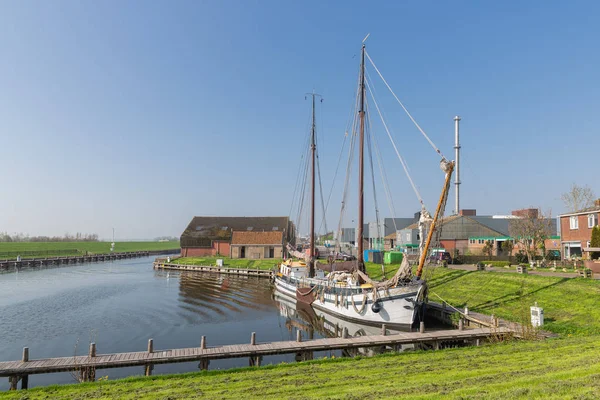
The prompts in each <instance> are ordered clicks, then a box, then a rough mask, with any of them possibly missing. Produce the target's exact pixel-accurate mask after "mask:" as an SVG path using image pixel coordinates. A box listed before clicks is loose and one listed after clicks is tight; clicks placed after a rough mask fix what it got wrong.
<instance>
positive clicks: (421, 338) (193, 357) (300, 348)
mask: <svg viewBox="0 0 600 400" xmlns="http://www.w3.org/2000/svg"><path fill="white" fill-rule="evenodd" d="M461 328H462V324H461V326H460V327H459V329H454V330H444V331H432V332H425V330H424V325H423V324H422V325H421V329H420V331H419V332H401V333H397V334H393V335H388V331H387V329H386V327H385V325H382V327H381V334H380V335H376V336H359V337H348V331H347V330H346V329H344V330H343V333H342V337H339V338H326V339H316V340H308V341H303V340H302V336H301V332H300V331H298V334H297V339H296V340H295V341H281V342H267V343H260V342H258V341H257V339H256V334H255V333H252V334H251V336H250V343H249V344H235V345H226V346H215V347H209V346H207V341H206V337H204V336H202V338H201V340H200V346H199V347H191V348H183V349H170V350H156V349H155V348H154V341H153V340H152V339H150V340H149V341H148V348H147V350H146V351H138V352H131V353H116V354H97V353H96V345H95V343H91V344H90V350H89V354H88V355H87V356H73V357H59V358H45V359H30V357H29V354H30V353H29V348H24V349H23V357H22V359H21V360H18V361H6V362H0V377H8V378H9V382H10V389H11V390H16V389H17V384H18V382H19V380H20V381H21V388H22V389H27V385H28V380H29V378H28V377H29V375H33V374H47V373H53V372H68V371H76V372H77V373H78V374H79V376H80V378H81V380H82V381H93V380H95V373H96V370H97V369H106V368H122V367H134V366H141V367H144V368H145V374H146V375H151V374H152V366H153V365H155V364H167V363H181V362H191V361H196V362H199V363H200V366H199V367H200V368H201V369H208V363H209V361H210V360H217V359H226V358H245V357H248V358H249V360H250V361H249V362H250V365H251V366H257V367H259V366H260V364H261V360H262V357H263V356H269V355H276V354H296V359H297V360H299V361H302V360H311V359H312V358H313V352H315V351H329V350H348V349H359V348H373V347H378V348H390V349H392V350H399V349H400V348H401V347H402V346H403V345H411V344H413V345H417V346H419V347H420V348H426V349H434V350H437V349H440V348H443V347H445V345H447V344H451V345H453V346H456V345H457V343H462V344H463V345H464V344H474V345H479V344H480V342H481V341H485V340H487V339H488V338H490V337H494V338H503V337H506V336H517V337H518V334H516V333H515V332H513V331H512V330H511V329H509V328H506V327H499V328H496V329H487V328H475V329H467V330H464V329H461Z"/></svg>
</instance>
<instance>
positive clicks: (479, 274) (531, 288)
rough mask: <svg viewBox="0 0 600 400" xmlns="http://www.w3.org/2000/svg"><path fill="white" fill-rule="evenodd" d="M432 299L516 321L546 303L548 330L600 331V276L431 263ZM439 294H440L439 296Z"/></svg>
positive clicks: (527, 317) (585, 332)
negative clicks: (471, 268)
mask: <svg viewBox="0 0 600 400" xmlns="http://www.w3.org/2000/svg"><path fill="white" fill-rule="evenodd" d="M426 278H427V280H428V282H429V288H430V290H429V298H430V299H431V300H432V301H440V299H439V298H438V297H437V296H439V297H441V298H443V299H444V300H446V301H448V302H449V303H450V304H452V305H454V306H460V307H464V306H465V305H467V306H468V307H469V309H471V310H474V311H479V312H482V313H485V314H495V315H498V316H499V317H501V318H505V319H507V320H510V321H515V322H524V321H528V320H529V307H530V306H532V305H533V304H534V302H536V301H537V303H538V305H539V306H540V307H543V308H544V318H545V324H544V329H546V330H549V331H552V332H556V333H561V334H572V335H586V334H600V307H599V304H600V281H597V280H593V279H584V278H560V277H550V276H536V275H521V274H516V273H514V274H512V273H502V272H486V271H461V270H452V269H447V268H430V269H428V270H427V271H426ZM436 295H437V296H436Z"/></svg>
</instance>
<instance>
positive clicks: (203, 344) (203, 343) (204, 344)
mask: <svg viewBox="0 0 600 400" xmlns="http://www.w3.org/2000/svg"><path fill="white" fill-rule="evenodd" d="M200 348H201V349H202V350H204V349H206V336H202V339H200Z"/></svg>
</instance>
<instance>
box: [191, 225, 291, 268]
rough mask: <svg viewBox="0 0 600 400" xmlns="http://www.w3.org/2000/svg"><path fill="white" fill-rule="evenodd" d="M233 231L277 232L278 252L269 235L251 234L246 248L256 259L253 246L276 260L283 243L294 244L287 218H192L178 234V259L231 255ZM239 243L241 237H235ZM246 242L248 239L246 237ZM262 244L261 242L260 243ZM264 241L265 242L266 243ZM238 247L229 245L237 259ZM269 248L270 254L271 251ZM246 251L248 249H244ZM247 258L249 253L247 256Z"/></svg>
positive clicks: (239, 252)
mask: <svg viewBox="0 0 600 400" xmlns="http://www.w3.org/2000/svg"><path fill="white" fill-rule="evenodd" d="M234 232H244V233H245V232H254V233H263V232H264V233H267V232H269V233H270V232H279V234H275V236H280V237H281V241H279V242H278V243H281V246H282V247H281V250H279V251H275V246H276V245H275V244H274V243H273V237H272V236H273V235H264V234H262V235H261V234H259V235H253V237H252V238H251V241H252V243H248V244H247V245H248V246H251V247H252V255H253V256H256V254H257V253H258V252H257V251H256V247H257V246H263V248H264V247H266V248H267V250H266V251H265V252H264V253H262V254H263V256H265V255H266V257H262V258H269V256H271V254H273V256H274V257H275V256H276V255H278V256H277V257H276V258H280V257H281V255H280V254H281V253H282V251H283V245H284V244H285V243H292V244H294V243H295V236H294V223H293V222H292V221H290V219H289V218H288V217H194V218H192V220H191V221H190V223H189V224H188V226H187V228H186V229H185V230H184V232H183V233H182V234H181V239H180V243H181V256H182V257H210V256H225V257H229V256H232V255H233V254H232V238H233V233H234ZM238 236H239V237H240V240H242V237H243V236H244V235H243V234H242V235H238ZM246 239H248V238H247V237H246ZM261 242H264V243H261ZM267 242H268V243H267ZM241 245H244V244H243V243H239V242H238V244H237V246H233V247H235V248H237V250H236V252H237V253H236V255H237V257H241V256H242V254H241V247H240V246H241ZM271 247H273V251H271ZM248 250H249V251H250V250H251V249H250V247H248ZM243 255H244V257H246V249H244V254H243ZM248 255H250V253H248Z"/></svg>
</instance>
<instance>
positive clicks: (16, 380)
mask: <svg viewBox="0 0 600 400" xmlns="http://www.w3.org/2000/svg"><path fill="white" fill-rule="evenodd" d="M8 382H10V389H9V390H17V384H18V383H19V376H18V375H12V376H9V377H8Z"/></svg>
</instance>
